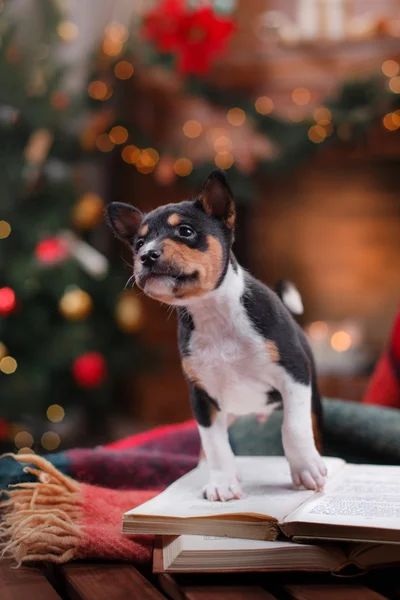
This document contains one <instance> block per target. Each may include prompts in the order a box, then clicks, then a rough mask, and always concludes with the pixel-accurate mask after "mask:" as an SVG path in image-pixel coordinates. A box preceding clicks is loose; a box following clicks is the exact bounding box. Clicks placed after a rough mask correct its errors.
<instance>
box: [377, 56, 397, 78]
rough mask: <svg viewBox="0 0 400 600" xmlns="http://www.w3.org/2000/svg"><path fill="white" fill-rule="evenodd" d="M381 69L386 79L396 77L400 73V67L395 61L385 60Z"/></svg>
mask: <svg viewBox="0 0 400 600" xmlns="http://www.w3.org/2000/svg"><path fill="white" fill-rule="evenodd" d="M381 68H382V73H383V74H384V75H386V77H395V76H396V75H397V74H398V72H399V71H400V66H399V64H398V63H397V62H396V61H395V60H385V62H384V63H383V64H382V67H381Z"/></svg>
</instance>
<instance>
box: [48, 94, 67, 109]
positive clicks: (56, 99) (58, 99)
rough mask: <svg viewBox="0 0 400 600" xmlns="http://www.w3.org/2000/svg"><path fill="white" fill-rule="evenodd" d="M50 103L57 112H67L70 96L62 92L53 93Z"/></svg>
mask: <svg viewBox="0 0 400 600" xmlns="http://www.w3.org/2000/svg"><path fill="white" fill-rule="evenodd" d="M50 101H51V103H52V105H53V106H54V108H55V109H56V110H65V109H66V108H67V106H68V104H69V98H68V95H67V94H66V93H65V92H62V91H61V90H56V91H55V92H53V93H52V95H51V99H50Z"/></svg>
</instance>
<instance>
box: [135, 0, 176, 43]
mask: <svg viewBox="0 0 400 600" xmlns="http://www.w3.org/2000/svg"><path fill="white" fill-rule="evenodd" d="M185 11H186V7H185V2H184V0H163V1H162V2H161V3H160V4H159V5H157V7H156V8H154V9H153V10H152V11H150V12H148V13H147V14H146V16H145V17H144V20H143V27H142V35H143V37H145V38H146V39H148V40H150V41H152V42H154V43H155V45H156V46H157V48H158V49H159V50H161V52H170V51H171V50H176V48H177V46H178V37H177V33H178V29H179V26H180V23H181V19H182V18H183V17H184V16H185Z"/></svg>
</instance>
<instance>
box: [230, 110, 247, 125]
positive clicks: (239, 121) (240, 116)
mask: <svg viewBox="0 0 400 600" xmlns="http://www.w3.org/2000/svg"><path fill="white" fill-rule="evenodd" d="M226 118H227V120H228V123H229V124H230V125H234V126H235V127H239V125H243V123H244V122H245V120H246V113H245V112H244V110H242V109H241V108H231V109H230V110H228V112H227V114H226Z"/></svg>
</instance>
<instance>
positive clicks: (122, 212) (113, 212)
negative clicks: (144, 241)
mask: <svg viewBox="0 0 400 600" xmlns="http://www.w3.org/2000/svg"><path fill="white" fill-rule="evenodd" d="M107 219H108V222H109V224H110V225H111V228H112V230H113V231H114V233H115V235H116V236H117V237H118V238H119V239H120V240H122V241H123V242H126V243H128V244H129V243H130V242H132V240H133V238H134V237H135V235H136V234H137V232H138V229H139V227H140V223H141V222H142V220H143V215H142V213H141V212H140V210H138V209H137V208H134V207H133V206H131V205H130V204H124V203H122V202H112V203H111V204H109V205H108V206H107Z"/></svg>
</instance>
